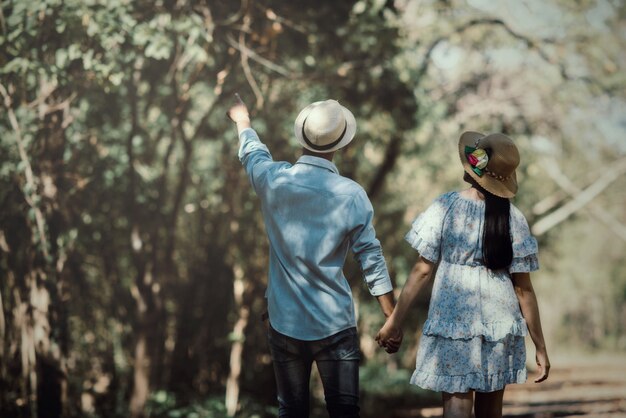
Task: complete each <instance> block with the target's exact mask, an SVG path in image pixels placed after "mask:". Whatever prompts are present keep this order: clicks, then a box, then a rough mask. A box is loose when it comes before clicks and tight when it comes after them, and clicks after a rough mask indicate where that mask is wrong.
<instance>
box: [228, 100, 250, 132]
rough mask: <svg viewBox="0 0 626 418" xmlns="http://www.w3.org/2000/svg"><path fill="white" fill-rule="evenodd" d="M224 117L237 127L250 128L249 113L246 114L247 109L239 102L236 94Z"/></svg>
mask: <svg viewBox="0 0 626 418" xmlns="http://www.w3.org/2000/svg"><path fill="white" fill-rule="evenodd" d="M226 116H228V117H229V118H230V120H232V121H233V122H235V123H236V124H237V126H240V125H247V126H246V127H249V126H250V112H248V108H247V107H246V105H245V104H244V102H243V101H242V100H241V97H239V94H238V93H235V101H234V103H233V104H232V106H231V107H230V109H228V111H227V112H226Z"/></svg>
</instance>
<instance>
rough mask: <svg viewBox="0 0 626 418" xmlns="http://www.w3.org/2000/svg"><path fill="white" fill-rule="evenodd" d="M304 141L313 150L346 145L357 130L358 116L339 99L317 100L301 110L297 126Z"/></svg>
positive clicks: (301, 140) (321, 151)
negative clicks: (355, 116)
mask: <svg viewBox="0 0 626 418" xmlns="http://www.w3.org/2000/svg"><path fill="white" fill-rule="evenodd" d="M293 130H294V133H295V135H296V138H298V141H299V142H300V144H301V145H302V146H303V147H304V148H306V149H308V150H309V151H313V152H317V153H327V152H332V151H336V150H338V149H340V148H343V147H345V146H346V145H348V144H349V143H350V141H352V139H353V138H354V134H355V133H356V120H355V119H354V115H353V114H352V112H350V111H349V110H348V109H346V108H345V107H343V106H342V105H340V104H339V102H338V101H336V100H325V101H321V102H315V103H312V104H310V105H308V106H307V107H305V108H304V109H302V111H301V112H300V114H299V115H298V117H297V118H296V122H295V123H294V126H293Z"/></svg>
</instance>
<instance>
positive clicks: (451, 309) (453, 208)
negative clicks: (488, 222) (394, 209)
mask: <svg viewBox="0 0 626 418" xmlns="http://www.w3.org/2000/svg"><path fill="white" fill-rule="evenodd" d="M484 214H485V202H484V201H482V200H474V199H471V198H467V197H464V196H462V195H461V194H460V193H458V192H450V193H446V194H444V195H442V196H440V197H438V198H437V199H436V200H435V201H434V202H433V204H432V205H431V206H430V207H429V208H428V209H427V210H426V211H425V212H423V213H422V214H421V215H419V216H418V217H417V219H416V220H415V221H414V222H413V225H412V227H411V230H410V231H409V232H408V234H407V235H406V237H405V239H406V240H407V241H408V242H409V244H411V246H412V247H413V248H414V249H415V250H417V252H418V253H419V254H420V255H421V256H422V257H424V258H426V259H428V260H430V261H432V262H434V263H439V265H438V268H437V273H436V275H435V280H434V284H433V291H432V296H431V301H430V307H429V311H428V319H427V321H426V323H425V324H424V328H423V331H422V333H423V335H422V338H420V343H419V348H418V354H417V361H416V370H415V372H414V373H413V376H412V377H411V383H413V384H416V385H418V386H420V387H423V388H425V389H431V390H436V391H443V392H449V393H454V392H467V391H469V390H476V391H479V392H492V391H495V390H500V389H502V388H503V387H504V386H505V385H506V384H509V383H523V382H524V381H525V380H526V367H525V362H526V353H525V348H524V336H525V335H526V334H527V327H526V322H525V320H524V318H523V317H522V314H521V311H520V308H519V302H518V300H517V297H516V295H515V290H514V288H513V284H512V282H511V277H510V274H511V273H515V272H531V271H535V270H537V269H538V268H539V263H538V261H537V241H536V240H535V238H534V237H533V236H532V235H531V234H530V230H529V228H528V223H527V222H526V218H525V217H524V215H522V213H521V212H520V211H519V210H518V209H517V208H516V207H515V206H513V205H512V204H511V215H510V226H511V239H512V243H513V262H512V263H511V266H510V267H509V269H508V270H498V271H492V270H489V269H488V268H486V267H485V266H483V264H482V230H483V222H484Z"/></svg>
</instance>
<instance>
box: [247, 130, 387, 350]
mask: <svg viewBox="0 0 626 418" xmlns="http://www.w3.org/2000/svg"><path fill="white" fill-rule="evenodd" d="M241 135H242V141H243V143H242V147H241V151H240V158H241V160H242V162H243V164H244V166H245V168H246V172H247V173H248V175H249V176H250V180H251V183H252V184H253V186H254V188H255V190H256V192H257V194H258V196H259V197H260V199H261V206H262V210H263V216H264V220H265V226H266V231H267V235H268V238H269V241H270V267H269V285H268V289H267V292H266V296H267V299H268V309H269V314H270V320H271V323H272V327H274V328H275V329H276V330H277V331H279V332H281V333H282V334H285V335H289V336H290V337H293V338H297V339H301V340H317V339H321V338H325V337H327V336H329V335H332V334H334V333H337V332H339V331H342V330H344V329H347V328H350V327H354V326H356V321H355V314H354V305H353V302H352V293H351V290H350V285H349V284H348V282H347V280H346V279H345V277H344V275H343V266H344V262H345V259H346V255H347V252H348V249H352V251H353V252H354V253H355V256H356V258H357V261H359V263H360V264H361V266H362V268H363V270H364V273H365V278H366V281H367V282H368V286H369V288H370V292H372V294H384V293H387V292H389V291H390V290H391V284H390V281H389V276H388V273H387V269H386V266H385V263H384V258H383V256H382V251H381V249H380V243H379V242H378V240H377V239H376V237H375V232H374V228H373V227H372V223H371V221H372V217H373V209H372V206H371V204H370V202H369V199H368V198H367V195H366V193H365V191H364V190H363V189H362V188H361V187H360V186H359V185H358V184H357V183H355V182H354V181H352V180H350V179H348V178H345V177H342V176H340V175H339V172H338V170H337V168H336V167H335V165H334V164H333V163H332V162H330V161H327V160H325V159H323V158H319V157H314V156H309V155H304V156H302V157H301V158H300V159H299V160H298V162H296V164H294V165H293V166H292V165H290V164H289V163H285V162H274V161H272V160H271V155H270V154H269V151H267V148H266V147H265V146H264V145H263V144H262V143H261V142H260V140H259V139H258V136H256V134H255V133H254V131H252V130H247V131H244V132H242V134H241Z"/></svg>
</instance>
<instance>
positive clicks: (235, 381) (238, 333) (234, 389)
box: [226, 265, 250, 417]
mask: <svg viewBox="0 0 626 418" xmlns="http://www.w3.org/2000/svg"><path fill="white" fill-rule="evenodd" d="M233 273H234V277H235V280H234V283H233V295H234V298H235V307H236V309H237V313H238V318H237V322H235V326H234V327H233V332H232V335H233V345H232V347H231V350H230V373H229V375H228V379H227V380H226V414H227V415H228V416H229V417H233V416H235V413H236V412H237V405H238V403H239V376H240V375H241V362H242V354H243V344H244V341H245V329H246V326H247V325H248V317H249V314H250V311H249V309H248V307H247V306H246V305H245V304H244V298H243V295H244V290H245V286H244V277H243V270H242V269H241V267H240V266H238V265H235V267H234V268H233Z"/></svg>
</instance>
